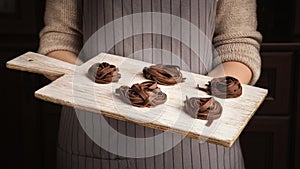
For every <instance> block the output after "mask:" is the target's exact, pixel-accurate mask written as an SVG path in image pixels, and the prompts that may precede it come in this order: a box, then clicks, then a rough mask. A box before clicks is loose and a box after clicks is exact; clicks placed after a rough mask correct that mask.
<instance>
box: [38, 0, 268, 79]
mask: <svg viewBox="0 0 300 169" xmlns="http://www.w3.org/2000/svg"><path fill="white" fill-rule="evenodd" d="M64 4H65V5H64ZM81 15H82V7H81V1H80V0H63V2H62V1H58V0H47V3H46V11H45V18H44V21H45V27H44V28H43V29H42V30H41V32H40V47H39V50H38V52H39V53H41V54H44V55H46V54H47V53H49V52H51V51H57V50H65V51H70V52H73V53H75V54H78V53H79V51H80V50H81V48H82V45H83V40H82V16H81ZM256 29H257V18H256V0H218V4H217V13H216V19H215V32H214V38H213V44H214V47H215V50H216V52H217V54H218V56H219V57H217V59H218V60H217V59H215V60H214V65H215V66H216V65H217V64H218V63H219V62H220V61H221V62H229V61H237V62H241V63H243V64H245V65H246V66H248V67H249V68H250V70H251V71H252V79H251V81H250V84H252V85H253V84H255V82H256V81H257V80H258V78H259V75H260V68H261V58H260V54H259V50H260V43H261V40H262V36H261V34H260V33H259V32H258V31H257V30H256Z"/></svg>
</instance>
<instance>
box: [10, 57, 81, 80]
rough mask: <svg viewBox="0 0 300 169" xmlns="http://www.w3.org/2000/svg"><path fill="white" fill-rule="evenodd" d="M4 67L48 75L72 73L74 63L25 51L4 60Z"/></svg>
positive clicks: (74, 66)
mask: <svg viewBox="0 0 300 169" xmlns="http://www.w3.org/2000/svg"><path fill="white" fill-rule="evenodd" d="M6 67H7V68H9V69H15V70H20V71H26V72H31V73H38V74H43V75H48V76H62V75H64V74H70V73H73V72H74V70H75V68H76V65H73V64H71V63H67V62H64V61H61V60H58V59H55V58H51V57H48V56H45V55H41V54H38V53H34V52H27V53H25V54H23V55H20V56H18V57H16V58H14V59H12V60H10V61H8V62H6Z"/></svg>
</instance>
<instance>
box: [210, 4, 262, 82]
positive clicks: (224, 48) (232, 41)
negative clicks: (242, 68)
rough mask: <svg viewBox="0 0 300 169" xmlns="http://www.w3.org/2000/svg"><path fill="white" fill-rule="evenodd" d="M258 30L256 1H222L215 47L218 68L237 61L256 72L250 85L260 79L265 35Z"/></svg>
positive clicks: (215, 59) (219, 9) (217, 19)
mask: <svg viewBox="0 0 300 169" xmlns="http://www.w3.org/2000/svg"><path fill="white" fill-rule="evenodd" d="M256 29H257V18H256V0H219V1H218V6H217V16H216V29H215V34H214V39H213V44H214V46H215V50H216V53H217V55H216V56H215V57H214V65H215V66H217V65H218V64H220V63H223V62H228V61H237V62H241V63H243V64H245V65H246V66H248V67H249V68H250V69H251V71H252V79H251V81H250V84H251V85H253V84H255V83H256V81H257V80H258V78H259V76H260V69H261V58H260V54H259V50H260V43H261V40H262V36H261V34H260V33H259V32H258V31H257V30H256Z"/></svg>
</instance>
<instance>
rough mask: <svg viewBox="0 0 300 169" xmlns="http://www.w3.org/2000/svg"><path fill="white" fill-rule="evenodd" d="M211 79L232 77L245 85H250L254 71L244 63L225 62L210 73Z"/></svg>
mask: <svg viewBox="0 0 300 169" xmlns="http://www.w3.org/2000/svg"><path fill="white" fill-rule="evenodd" d="M208 76H211V77H224V76H232V77H234V78H236V79H238V80H239V81H240V83H243V84H249V83H250V81H251V78H252V71H251V70H250V69H249V67H248V66H246V65H245V64H243V63H240V62H224V63H223V64H220V65H218V66H217V67H215V68H214V69H213V70H212V71H211V72H209V73H208Z"/></svg>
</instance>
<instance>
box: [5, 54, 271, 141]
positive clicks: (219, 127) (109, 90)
mask: <svg viewBox="0 0 300 169" xmlns="http://www.w3.org/2000/svg"><path fill="white" fill-rule="evenodd" d="M104 61H105V62H108V63H110V64H113V65H116V66H117V67H118V68H119V70H120V73H121V76H122V77H121V79H120V81H119V82H118V83H111V84H97V83H95V82H93V81H92V80H91V79H89V78H88V77H87V71H88V69H89V67H90V66H91V65H92V64H94V63H96V62H104ZM150 65H152V64H151V63H146V62H142V61H138V60H133V59H129V58H125V57H121V56H116V55H111V54H106V53H101V54H99V55H97V56H95V57H94V58H92V59H90V60H89V61H87V62H85V63H84V64H82V65H80V66H74V65H72V64H68V63H66V62H62V61H59V60H57V59H53V58H49V57H47V56H43V55H40V54H37V53H32V52H28V53H25V54H23V55H21V56H19V57H17V58H15V59H13V60H11V61H9V62H7V67H8V68H11V69H17V70H21V71H28V72H34V73H40V74H45V75H59V76H62V77H60V78H58V79H57V80H55V81H53V82H52V83H50V84H48V85H47V86H45V87H43V88H41V89H39V90H38V91H36V92H35V96H36V97H37V98H39V99H42V100H45V101H49V102H53V103H57V104H61V105H66V106H71V107H75V108H78V109H82V110H87V111H90V112H94V113H101V114H103V115H105V116H107V117H111V118H115V119H119V120H128V121H132V122H135V123H138V124H140V125H143V126H147V127H150V128H154V129H158V130H168V131H170V132H174V133H179V134H183V135H186V136H188V137H191V138H195V139H199V140H202V141H208V142H211V143H215V144H219V145H223V146H226V147H230V146H231V145H232V144H233V143H234V141H235V140H236V139H237V138H238V137H239V135H240V133H241V132H242V130H243V129H244V128H245V126H246V125H247V123H248V122H249V120H250V119H251V117H252V116H253V115H254V113H255V111H256V110H257V109H258V107H259V106H260V105H261V103H262V102H263V100H264V98H265V97H266V95H267V92H268V91H267V90H266V89H262V88H258V87H253V86H250V85H242V87H243V94H242V95H241V96H240V97H238V98H233V99H219V98H216V100H217V101H219V102H220V103H221V105H222V107H223V112H222V115H221V117H220V118H219V119H217V120H214V121H213V123H212V125H211V126H210V127H207V126H205V124H206V122H207V121H206V120H199V119H194V118H192V117H191V116H189V115H187V114H186V113H185V112H184V110H183V106H184V101H185V98H186V96H188V97H200V96H202V97H208V95H207V94H206V93H205V92H202V91H199V90H197V89H196V86H197V84H199V85H200V86H204V85H205V84H207V82H208V81H209V80H211V79H212V78H211V77H208V76H203V75H199V74H194V73H190V72H185V71H182V73H183V76H184V77H186V81H185V82H184V83H180V84H177V85H175V86H162V85H159V87H160V88H161V90H162V91H163V92H165V93H166V94H167V97H168V99H167V101H166V103H165V104H163V105H159V106H157V107H155V108H137V107H133V106H131V105H129V104H126V103H124V102H123V101H122V100H120V99H119V97H118V96H117V95H116V94H115V89H116V88H119V87H120V86H121V85H127V86H131V85H132V84H134V83H140V82H143V81H146V80H147V79H145V78H144V77H143V74H142V69H143V68H144V67H145V66H150Z"/></svg>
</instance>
